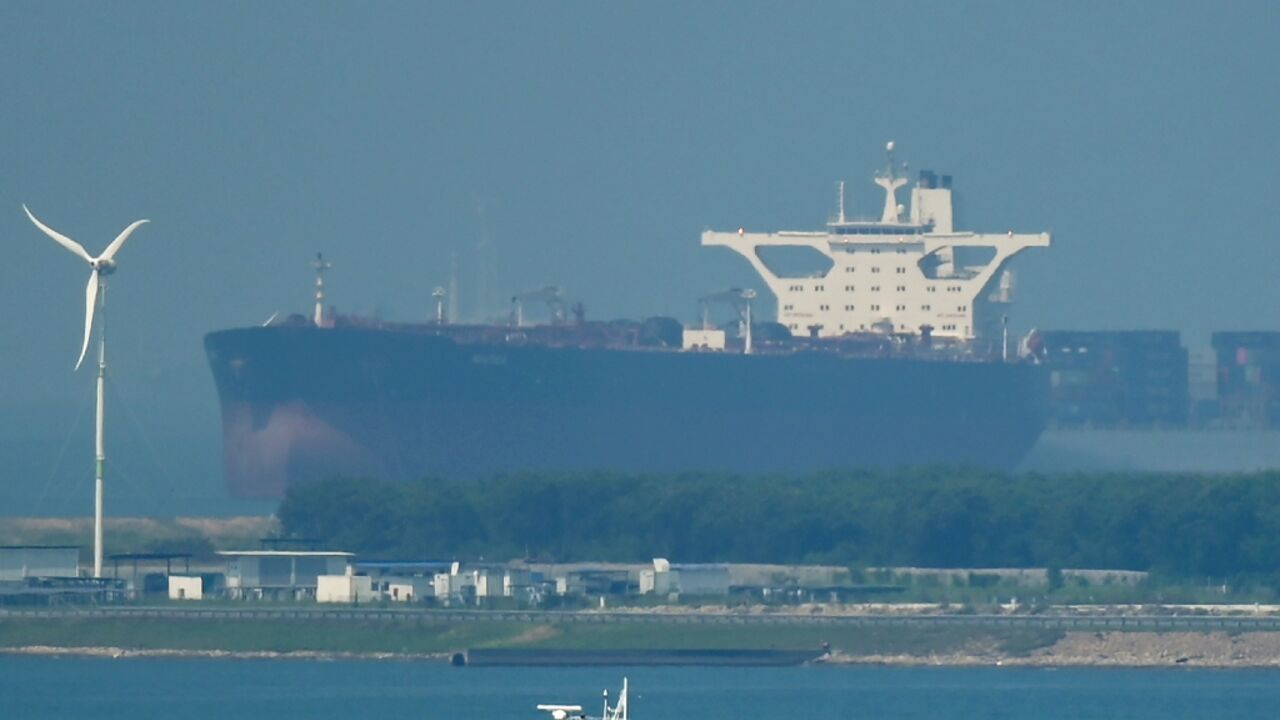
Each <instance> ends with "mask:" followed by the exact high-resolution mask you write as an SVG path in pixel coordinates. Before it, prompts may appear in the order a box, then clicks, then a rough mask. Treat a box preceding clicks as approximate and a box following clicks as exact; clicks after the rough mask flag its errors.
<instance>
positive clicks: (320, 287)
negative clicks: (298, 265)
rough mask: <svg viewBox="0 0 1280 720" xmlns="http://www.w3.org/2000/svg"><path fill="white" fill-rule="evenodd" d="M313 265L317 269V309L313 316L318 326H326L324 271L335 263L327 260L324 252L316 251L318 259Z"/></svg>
mask: <svg viewBox="0 0 1280 720" xmlns="http://www.w3.org/2000/svg"><path fill="white" fill-rule="evenodd" d="M311 267H313V268H315V269H316V311H315V315H314V316H313V318H312V319H313V320H315V323H316V327H325V318H324V271H325V270H328V269H329V268H331V267H333V263H331V262H326V261H325V259H324V253H316V259H315V261H313V262H312V263H311Z"/></svg>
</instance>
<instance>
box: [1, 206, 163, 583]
mask: <svg viewBox="0 0 1280 720" xmlns="http://www.w3.org/2000/svg"><path fill="white" fill-rule="evenodd" d="M22 210H23V212H25V213H26V214H27V217H29V218H31V222H33V223H35V226H36V227H38V228H40V231H41V232H43V233H44V234H45V235H48V236H49V237H51V238H53V240H54V242H56V243H58V244H59V245H61V246H62V247H64V248H66V249H68V250H70V251H71V252H73V253H75V254H76V255H77V256H79V257H80V259H81V260H84V261H85V262H87V263H89V267H90V268H91V272H90V274H89V285H88V286H87V287H86V288H85V307H84V343H83V344H82V345H81V346H80V358H79V359H78V360H76V370H79V369H80V365H81V363H83V362H84V356H85V353H86V352H88V350H89V336H90V335H91V334H92V333H93V322H94V317H95V316H96V315H97V314H98V313H99V312H100V311H101V310H102V308H103V306H105V305H106V301H107V292H106V290H107V283H106V277H107V276H108V275H110V274H111V273H113V272H115V271H116V259H115V258H116V253H118V252H120V248H121V247H123V246H124V242H125V240H128V239H129V236H130V235H132V234H133V231H134V230H137V229H138V226H140V225H142V224H143V223H147V222H150V221H149V220H137V221H135V222H134V223H132V224H131V225H129V227H127V228H125V229H124V230H123V231H122V232H121V233H120V234H119V235H117V236H116V239H115V240H112V241H111V244H110V245H107V249H106V250H103V251H102V254H101V255H99V256H98V257H93V256H92V255H90V254H89V253H88V252H87V251H86V250H85V249H84V246H82V245H81V244H80V243H78V242H76V241H75V240H72V239H71V238H69V237H67V236H66V235H63V234H62V233H59V232H58V231H56V230H54V229H53V228H50V227H49V226H48V225H45V224H44V223H42V222H40V221H39V220H37V219H36V216H35V215H32V214H31V211H30V210H28V209H27V206H26V205H23V206H22ZM106 382H107V329H106V318H105V317H104V318H103V320H102V322H100V323H99V324H98V408H97V413H96V414H95V423H94V450H95V454H94V458H95V461H94V483H93V576H94V577H95V578H100V577H102V493H103V476H104V474H105V472H104V471H105V469H106V464H107V450H106V441H105V439H106V435H105V432H104V430H105V427H104V420H105V415H104V413H103V401H104V399H105V396H106Z"/></svg>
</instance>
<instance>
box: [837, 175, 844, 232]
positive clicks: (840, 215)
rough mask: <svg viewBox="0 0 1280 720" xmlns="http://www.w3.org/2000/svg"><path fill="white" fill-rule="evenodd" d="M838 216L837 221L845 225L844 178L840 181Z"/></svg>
mask: <svg viewBox="0 0 1280 720" xmlns="http://www.w3.org/2000/svg"><path fill="white" fill-rule="evenodd" d="M837 217H838V220H837V222H839V223H840V224H841V225H843V224H844V222H845V221H844V181H843V180H841V181H840V195H839V213H838V215H837Z"/></svg>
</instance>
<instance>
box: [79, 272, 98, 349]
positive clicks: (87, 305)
mask: <svg viewBox="0 0 1280 720" xmlns="http://www.w3.org/2000/svg"><path fill="white" fill-rule="evenodd" d="M97 309H98V269H97V268H94V269H93V272H92V273H90V274H89V285H88V287H86V288H85V289H84V344H83V345H81V346H80V359H79V360H76V369H77V370H79V369H80V364H81V363H83V362H84V355H85V353H87V352H88V351H89V337H90V336H91V335H92V334H93V316H94V314H95V313H94V311H95V310H97Z"/></svg>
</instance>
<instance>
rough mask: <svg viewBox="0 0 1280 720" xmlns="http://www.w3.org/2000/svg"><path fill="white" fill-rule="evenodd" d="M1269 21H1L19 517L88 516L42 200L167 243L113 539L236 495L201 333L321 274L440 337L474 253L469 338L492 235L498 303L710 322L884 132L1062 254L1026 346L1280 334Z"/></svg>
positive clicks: (988, 13)
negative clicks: (719, 296)
mask: <svg viewBox="0 0 1280 720" xmlns="http://www.w3.org/2000/svg"><path fill="white" fill-rule="evenodd" d="M1278 21H1280V10H1277V5H1276V4H1275V3H1243V2H1240V3H1229V4H1218V3H1205V2H1191V3H1173V2H1161V3H1149V2H1120V3H1116V2H1096V3H1062V2H1053V3H1032V2H1013V3H994V2H981V3H979V2H900V3H888V2H874V3H871V2H869V3H851V2H837V3H829V4H828V3H778V4H760V3H749V2H733V3H712V2H697V3H671V4H664V3H653V2H645V3H599V2H582V3H547V2H539V3H516V2H510V3H450V4H434V3H432V4H428V3H403V4H401V3H375V4H367V3H360V4H354V3H353V4H335V3H319V2H305V3H288V2H253V3H243V4H238V3H230V2H218V3H203V4H196V3H154V2H149V3H126V2H113V3H87V2H86V3H32V2H9V3H4V4H0V67H3V68H4V71H3V72H2V73H0V98H3V110H2V111H0V243H2V247H3V253H4V257H5V267H6V269H7V270H8V276H7V277H6V278H5V280H4V281H3V282H2V283H0V307H2V308H3V312H0V343H2V346H0V467H3V468H5V472H4V473H3V476H0V514H26V513H32V512H42V513H47V512H60V511H66V512H71V511H76V510H78V509H79V508H80V507H81V505H84V506H85V507H87V504H88V501H89V500H88V499H89V497H90V496H89V494H88V488H89V487H90V479H89V475H90V468H91V466H90V462H89V459H88V452H89V450H88V448H90V447H91V433H90V428H91V425H92V417H91V393H92V383H93V381H92V377H91V374H92V373H91V371H90V370H88V369H85V370H82V371H81V372H80V373H79V374H72V372H71V367H72V365H73V364H74V361H75V356H76V353H77V352H78V350H79V343H80V324H81V322H82V313H83V287H84V283H85V281H86V279H87V268H86V267H83V266H82V264H81V263H80V261H78V260H76V259H75V258H74V257H73V256H72V255H70V254H69V253H67V252H65V251H64V250H62V249H61V248H59V247H57V246H56V245H54V244H53V243H52V242H51V241H49V240H48V239H47V238H46V237H44V236H43V235H41V234H39V233H38V232H37V231H36V230H35V229H34V228H33V227H32V226H31V225H30V223H29V222H28V221H27V219H26V218H25V216H24V215H23V214H22V211H21V209H20V203H23V202H25V203H27V204H28V205H30V206H31V208H32V209H33V210H34V211H35V212H36V213H37V214H38V215H39V216H40V217H41V218H42V219H44V220H45V221H46V222H47V223H49V224H50V225H52V226H53V227H55V228H57V229H59V230H61V231H63V232H65V233H67V234H69V235H71V236H72V237H74V238H76V239H78V240H80V241H81V242H83V243H84V244H86V245H87V246H88V247H89V249H90V250H91V251H93V252H97V251H99V250H100V249H101V248H102V247H104V246H105V244H106V243H107V242H109V241H110V239H111V238H113V237H114V236H115V234H116V233H117V232H119V231H120V229H121V228H123V227H124V226H125V225H126V224H128V223H129V222H130V221H132V220H134V219H136V218H140V217H147V218H150V219H151V220H152V221H153V222H152V224H150V225H148V226H145V227H144V228H142V229H141V230H139V231H138V232H137V233H136V234H135V235H134V237H133V239H132V240H131V241H130V243H129V245H128V246H127V247H126V248H125V249H124V251H123V252H122V253H121V255H120V257H119V259H120V264H121V271H120V272H119V273H118V274H117V275H116V276H115V277H114V279H113V285H112V287H111V291H110V297H111V302H110V327H111V332H112V358H111V360H112V362H113V373H114V378H115V380H114V383H115V385H114V387H115V390H114V391H113V392H114V393H115V395H113V396H112V398H113V401H114V402H115V403H116V404H115V405H113V406H112V407H113V408H115V409H114V410H113V411H112V412H113V415H112V419H113V422H114V423H115V424H114V426H113V434H112V438H111V440H112V442H113V443H114V444H113V448H114V449H113V451H112V460H111V462H112V466H113V473H114V475H113V477H114V478H115V479H114V480H113V481H112V483H113V484H112V492H113V494H112V495H110V496H109V511H110V510H113V509H114V510H116V511H118V512H154V511H163V510H166V509H169V508H176V509H177V510H178V511H187V512H192V511H196V510H198V509H200V508H202V507H209V505H207V504H206V503H211V502H214V501H217V500H219V499H220V497H221V493H222V485H221V477H220V473H221V467H220V459H219V453H220V437H219V435H218V432H219V429H218V415H217V405H216V397H215V395H214V391H213V385H212V381H211V379H210V377H209V373H208V369H207V367H206V365H205V361H204V357H203V350H202V347H201V337H202V336H203V334H204V333H206V332H208V331H210V330H213V329H218V328H225V327H231V326H238V325H245V324H251V323H258V322H261V321H263V320H264V319H266V318H267V317H268V316H269V315H270V314H271V313H273V312H275V311H283V312H292V311H306V310H307V308H308V298H309V293H310V285H311V282H312V276H311V272H310V269H309V267H308V263H309V261H310V259H311V257H312V255H313V254H314V253H315V252H316V251H317V250H323V251H324V252H325V254H326V256H327V257H328V258H330V259H331V260H332V262H333V263H334V269H333V271H332V273H331V275H330V297H331V299H332V301H333V303H335V304H336V305H338V306H339V307H340V308H341V309H343V310H347V311H352V312H360V313H379V314H381V315H383V316H384V317H387V318H391V319H403V320H408V319H415V318H423V317H426V316H427V315H428V314H429V313H430V312H431V307H432V302H431V298H430V292H431V289H432V287H434V286H436V285H441V284H446V283H447V280H448V267H449V258H450V255H451V253H456V254H457V258H458V264H459V270H460V273H459V282H460V286H461V288H460V289H461V292H460V295H461V300H462V305H461V310H462V312H463V314H464V315H473V314H475V313H476V312H477V298H476V295H477V286H476V282H475V278H476V275H477V268H476V262H475V247H476V245H477V242H478V241H479V240H480V238H481V237H482V236H487V237H488V238H489V242H490V243H491V244H492V248H493V256H494V257H493V261H492V263H491V270H490V272H491V275H492V282H491V283H490V285H491V287H489V292H488V296H489V297H488V299H487V302H486V305H487V307H486V308H484V309H486V310H487V311H490V312H493V311H500V310H502V309H505V306H504V304H503V302H502V299H503V298H504V297H509V296H510V295H511V293H512V292H515V291H518V290H523V289H528V288H532V287H538V286H541V285H546V284H558V285H561V286H563V287H565V288H566V290H567V291H568V293H569V294H570V295H571V296H572V297H573V298H575V299H581V300H582V301H583V302H585V303H586V305H587V308H588V312H589V314H590V315H592V316H596V317H600V316H609V317H612V316H631V317H642V316H646V315H655V314H666V315H674V316H677V317H679V318H681V319H686V320H688V319H692V318H693V316H694V315H695V313H696V298H697V297H698V296H699V295H702V294H705V293H706V292H709V291H712V290H716V289H719V288H722V287H725V286H729V285H749V284H754V285H755V286H756V287H758V288H760V287H762V285H761V284H760V283H759V282H758V281H756V280H755V278H754V277H753V274H752V273H751V272H750V271H749V269H748V267H747V265H746V263H745V262H744V261H742V260H741V259H739V258H737V257H736V256H734V255H733V254H732V253H730V252H729V251H726V250H722V249H702V248H700V247H699V246H698V235H699V233H700V232H701V230H702V229H703V228H706V227H713V228H721V229H732V228H736V227H739V226H746V227H748V228H751V229H761V230H764V229H814V228H818V227H820V226H821V225H822V223H823V222H824V221H825V219H826V218H827V217H828V216H829V215H830V214H831V213H832V212H833V211H834V203H835V183H836V182H837V181H838V180H840V179H846V180H848V181H849V183H850V184H849V194H850V199H849V202H850V204H851V205H852V206H853V207H854V208H855V209H858V210H862V211H865V212H866V213H868V214H872V213H875V212H878V208H879V207H880V203H881V199H880V193H879V190H878V189H877V188H876V187H875V186H873V185H872V184H871V182H870V173H871V171H872V170H873V169H874V168H875V167H878V166H879V165H880V164H881V162H882V151H883V145H884V142H885V141H886V140H888V139H890V138H893V139H895V140H896V141H897V143H898V147H899V148H900V152H899V158H900V159H903V160H907V161H909V162H910V163H911V164H912V166H913V167H914V168H933V169H936V170H939V171H943V172H949V173H952V174H954V176H955V179H956V180H955V181H956V186H957V188H958V190H959V197H960V202H961V203H962V205H961V208H960V222H961V223H962V226H963V227H964V228H967V229H974V230H985V231H1003V230H1006V229H1016V230H1019V231H1027V232H1033V231H1040V230H1049V231H1052V232H1053V233H1054V247H1053V248H1051V249H1050V250H1047V251H1038V252H1035V253H1034V254H1032V253H1027V254H1025V255H1024V256H1022V257H1021V258H1020V259H1019V260H1018V261H1017V263H1016V265H1015V269H1016V270H1017V271H1018V274H1019V278H1018V280H1019V285H1018V288H1017V292H1018V304H1017V306H1016V315H1015V318H1014V320H1015V323H1016V325H1017V327H1018V328H1027V327H1030V326H1038V327H1042V328H1066V327H1072V328H1154V327H1160V328H1175V329H1180V330H1182V331H1183V332H1184V338H1185V339H1186V341H1187V342H1188V344H1190V345H1193V346H1200V345H1205V344H1207V341H1208V333H1209V332H1210V331H1212V330H1214V329H1230V328H1265V329H1277V328H1280V319H1278V318H1277V314H1276V309H1277V307H1278V306H1280V285H1278V284H1277V283H1276V282H1275V279H1276V267H1277V264H1278V263H1277V261H1278V260H1280V252H1278V251H1277V248H1276V244H1277V242H1280V238H1277V237H1276V233H1275V231H1274V230H1273V227H1274V225H1275V221H1274V219H1273V218H1271V217H1270V215H1271V213H1272V212H1274V207H1275V202H1274V199H1273V198H1274V194H1275V186H1276V184H1277V183H1276V179H1275V178H1276V176H1277V175H1278V174H1280V157H1278V155H1280V143H1277V141H1276V137H1277V130H1278V127H1280V126H1278V124H1277V120H1278V115H1280V113H1278V112H1277V110H1280V87H1277V86H1278V85H1280V80H1277V73H1276V68H1278V67H1280V49H1278V48H1280V46H1278V45H1277V44H1276V42H1275V38H1276V36H1277V32H1278V31H1280V22H1278ZM78 413H79V415H78ZM77 417H79V422H78V424H76V423H75V421H76V419H77ZM131 418H132V419H131ZM69 427H74V430H72V431H69V430H68V428H69ZM64 447H65V448H66V449H65V455H60V453H61V452H63V451H62V450H61V449H62V448H64ZM60 457H61V458H62V459H61V461H59V458H60ZM111 503H115V504H114V505H111Z"/></svg>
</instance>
